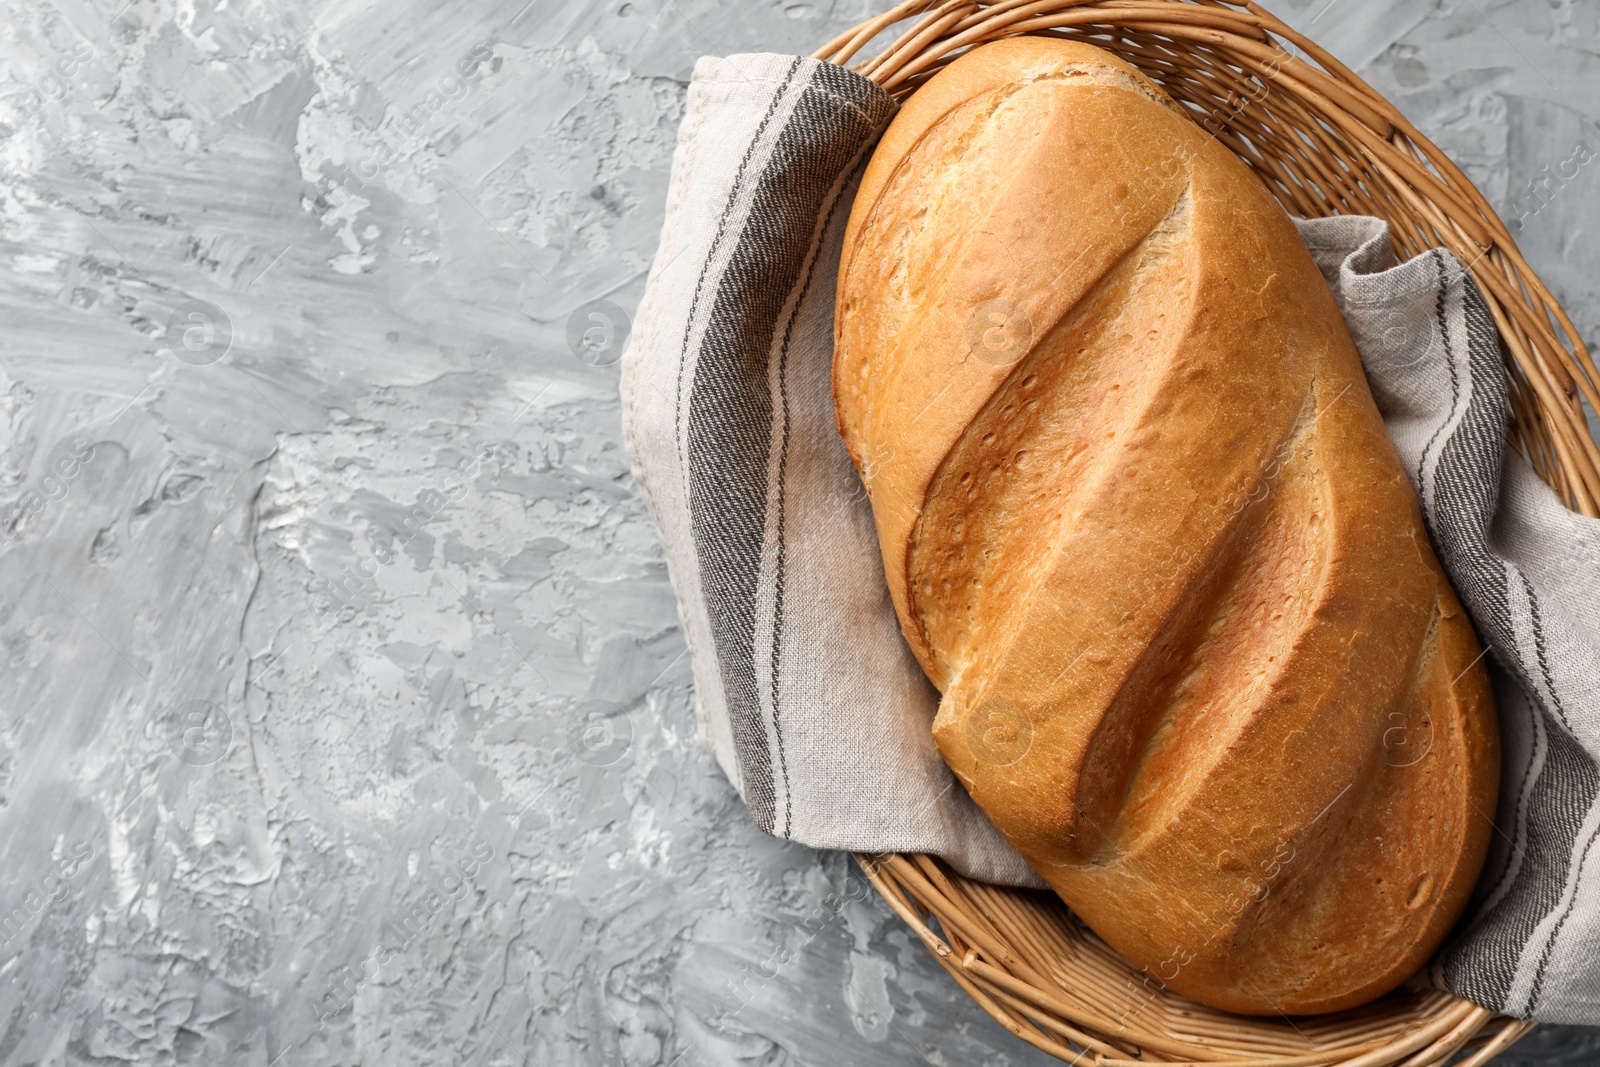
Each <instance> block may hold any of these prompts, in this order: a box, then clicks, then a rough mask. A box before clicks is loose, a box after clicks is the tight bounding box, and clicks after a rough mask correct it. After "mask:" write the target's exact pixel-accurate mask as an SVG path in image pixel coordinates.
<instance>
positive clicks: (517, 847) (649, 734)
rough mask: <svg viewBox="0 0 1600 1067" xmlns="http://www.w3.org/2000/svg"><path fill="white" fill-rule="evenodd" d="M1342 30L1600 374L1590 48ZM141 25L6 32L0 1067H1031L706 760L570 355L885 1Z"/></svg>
mask: <svg viewBox="0 0 1600 1067" xmlns="http://www.w3.org/2000/svg"><path fill="white" fill-rule="evenodd" d="M1325 3H1326V0H1304V2H1303V3H1301V4H1299V5H1298V6H1295V5H1293V4H1291V5H1290V6H1289V7H1288V8H1286V9H1285V10H1284V14H1286V15H1289V16H1291V17H1292V18H1294V19H1295V20H1296V21H1298V23H1299V24H1300V25H1302V26H1305V25H1309V24H1311V23H1312V22H1313V21H1315V26H1314V27H1313V33H1314V34H1315V35H1316V36H1318V37H1319V38H1320V39H1322V40H1323V41H1324V43H1326V44H1328V45H1329V46H1331V47H1332V48H1333V50H1334V51H1335V52H1336V53H1338V54H1339V55H1341V56H1342V57H1343V58H1344V59H1345V60H1346V61H1348V62H1350V63H1351V64H1352V65H1354V66H1356V67H1358V68H1359V69H1360V70H1361V71H1362V72H1363V73H1364V74H1365V75H1366V76H1367V77H1369V78H1370V79H1371V80H1372V81H1373V82H1374V83H1375V84H1377V85H1378V86H1379V87H1380V88H1381V89H1382V90H1383V91H1385V92H1387V93H1389V94H1390V95H1391V96H1392V98H1393V99H1395V101H1396V102H1397V103H1399V104H1400V106H1401V107H1402V108H1403V109H1404V110H1405V111H1406V112H1407V113H1408V114H1409V115H1410V116H1411V117H1412V118H1413V119H1415V120H1416V121H1417V123H1418V124H1419V125H1421V127H1422V128H1423V129H1424V130H1425V131H1426V132H1428V133H1429V134H1430V135H1432V136H1433V137H1434V138H1436V139H1437V140H1438V141H1439V143H1440V144H1441V145H1443V146H1444V147H1445V149H1446V150H1448V151H1449V152H1451V153H1452V154H1453V155H1454V156H1455V158H1456V159H1457V160H1458V161H1459V162H1461V163H1462V164H1463V165H1464V166H1465V167H1466V169H1467V171H1468V172H1469V174H1471V176H1472V177H1473V178H1474V179H1475V180H1477V181H1478V182H1479V183H1480V185H1481V186H1482V187H1483V188H1484V190H1485V191H1486V192H1488V194H1489V195H1490V197H1491V199H1493V200H1495V201H1496V203H1497V204H1499V205H1501V206H1502V208H1503V210H1505V211H1506V212H1507V213H1508V214H1510V215H1516V214H1518V213H1521V214H1524V215H1525V218H1524V219H1523V221H1522V228H1521V230H1520V233H1519V235H1518V236H1519V239H1520V240H1521V242H1522V244H1523V247H1524V249H1525V250H1526V252H1527V254H1528V256H1529V258H1530V259H1531V260H1532V262H1533V263H1534V264H1535V266H1536V267H1537V268H1538V269H1539V270H1541V272H1542V273H1543V276H1544V278H1545V279H1546V280H1547V281H1548V282H1549V283H1551V285H1552V287H1553V288H1554V289H1555V291H1556V293H1557V295H1558V296H1559V297H1561V298H1562V299H1563V300H1565V301H1566V303H1567V306H1568V308H1569V309H1570V310H1571V311H1572V313H1573V316H1574V318H1575V319H1576V320H1577V321H1578V323H1579V325H1580V326H1581V328H1582V329H1583V330H1584V332H1585V336H1586V337H1587V338H1588V339H1589V340H1590V342H1591V344H1592V343H1594V342H1596V341H1600V247H1597V244H1596V237H1597V235H1600V232H1597V231H1600V199H1597V197H1596V193H1597V191H1600V178H1597V174H1600V166H1582V167H1580V168H1578V171H1577V173H1576V176H1575V177H1573V178H1570V179H1558V180H1556V181H1554V182H1551V183H1549V184H1547V186H1546V189H1547V195H1545V196H1543V197H1542V198H1539V199H1532V198H1530V197H1529V196H1528V195H1527V189H1528V183H1529V182H1530V181H1531V180H1534V179H1536V178H1538V177H1539V176H1540V175H1541V174H1543V173H1545V171H1544V168H1547V167H1548V168H1551V173H1555V172H1556V171H1557V170H1558V169H1560V168H1561V165H1562V164H1563V162H1564V161H1566V160H1568V159H1569V158H1570V157H1571V156H1572V154H1573V149H1574V146H1575V145H1576V144H1577V143H1578V142H1580V141H1586V143H1587V144H1589V145H1591V146H1593V147H1594V148H1597V149H1600V129H1597V128H1596V127H1595V126H1594V125H1593V121H1592V120H1595V119H1597V118H1600V0H1578V2H1572V0H1513V2H1510V3H1492V2H1490V0H1460V2H1457V0H1442V2H1435V0H1397V2H1393V3H1389V2H1384V0H1333V3H1332V4H1331V5H1330V6H1329V7H1328V8H1327V9H1326V11H1325V12H1324V13H1322V14H1320V17H1319V11H1320V10H1322V5H1323V4H1325ZM122 4H123V0H91V2H74V0H4V2H3V3H0V12H3V15H4V17H3V18H0V177H3V180H0V351H3V364H0V582H3V585H0V588H3V589H4V597H3V600H0V961H3V962H0V1063H3V1064H6V1065H13V1064H14V1065H32V1064H67V1063H70V1064H87V1063H97V1064H106V1063H115V1062H128V1063H139V1064H170V1063H194V1064H207V1065H211V1064H229V1065H231V1064H241V1065H247V1067H269V1065H271V1064H279V1063H281V1064H283V1065H285V1067H322V1065H334V1064H356V1063H361V1064H383V1065H387V1064H458V1063H459V1064H522V1063H527V1064H535V1065H540V1067H544V1065H564V1064H627V1065H649V1064H669V1063H672V1062H674V1061H675V1060H676V1061H678V1062H681V1063H683V1064H685V1065H698V1064H760V1065H779V1064H783V1065H815V1067H843V1065H887V1064H915V1063H923V1062H926V1063H931V1064H937V1065H941V1067H943V1065H950V1067H954V1065H966V1064H1040V1063H1042V1062H1044V1061H1042V1060H1041V1058H1040V1057H1039V1056H1037V1055H1035V1054H1034V1053H1033V1052H1032V1051H1031V1050H1029V1049H1027V1048H1026V1047H1024V1046H1023V1045H1021V1044H1020V1043H1018V1042H1016V1041H1014V1040H1013V1039H1012V1038H1010V1037H1009V1036H1008V1035H1006V1034H1004V1033H1003V1032H1002V1031H1001V1030H1000V1029H999V1028H998V1027H997V1026H995V1025H993V1024H992V1023H990V1022H989V1021H988V1019H987V1017H985V1016H984V1015H982V1014H981V1013H980V1012H979V1011H978V1010H977V1009H976V1008H975V1007H974V1006H972V1005H971V1004H970V1003H969V1002H968V1001H967V1000H966V998H965V997H964V996H963V995H962V994H961V993H960V992H959V991H958V990H957V989H956V988H955V987H954V986H953V984H952V983H951V982H950V981H949V980H948V979H947V978H946V977H945V976H944V975H943V973H942V972H941V971H939V970H938V969H937V968H936V967H935V966H934V965H933V964H932V962H931V961H930V960H929V959H927V958H925V955H924V951H923V949H922V948H921V947H920V945H919V944H917V943H916V942H915V941H914V940H913V938H912V937H911V936H909V935H908V933H907V932H906V931H905V930H904V929H902V928H901V926H900V924H899V923H898V921H897V920H896V919H895V918H894V917H893V916H892V915H891V914H890V913H889V912H888V911H887V909H886V908H884V907H882V906H879V905H877V904H876V903H875V902H874V901H873V900H872V899H871V898H870V897H868V896H866V895H864V894H863V893H862V891H861V890H862V883H861V882H860V880H859V876H857V875H855V874H853V873H852V872H851V871H850V869H849V865H848V864H847V863H846V861H845V859H844V858H843V857H842V856H839V855H819V854H816V853H813V852H810V851H808V850H806V849H803V848H799V847H792V846H787V845H784V844H780V843H778V842H776V841H773V840H770V839H767V838H764V837H763V836H761V835H760V834H759V833H758V832H757V831H756V830H755V829H754V828H753V826H752V825H751V824H750V823H749V821H748V820H747V818H746V816H745V815H744V812H743V810H742V809H741V808H740V806H739V805H738V802H737V801H736V799H735V798H734V795H733V793H732V791H731V790H730V788H729V787H728V786H727V784H726V783H725V782H724V781H723V780H722V779H721V777H720V776H719V774H718V772H717V771H716V769H715V768H714V766H713V764H712V762H711V760H710V758H709V757H708V756H707V754H706V753H705V752H703V751H702V750H701V749H700V748H699V747H698V745H697V744H696V743H695V741H694V731H693V725H692V715H691V710H690V692H689V671H688V665H687V663H686V662H685V661H684V659H683V658H682V655H681V654H682V652H683V643H682V638H681V636H680V633H679V629H678V624H677V621H676V617H675V613H674V608H673V603H672V594H671V591H670V589H669V587H668V584H667V578H666V575H665V573H664V570H663V565H662V562H661V553H660V549H659V547H658V545H657V543H656V539H655V534H654V532H653V530H652V528H651V525H650V521H649V519H648V517H647V515H646V514H645V510H644V508H643V506H642V504H641V502H640V500H639V498H638V495H637V494H636V493H635V492H634V488H633V485H632V482H631V480H630V478H629V474H628V465H627V459H626V457H625V455H624V453H623V450H622V447H621V442H620V433H619V428H618V406H617V368H616V366H615V365H614V364H611V365H599V366H596V365H591V364H590V363H589V362H585V361H582V360H580V359H578V358H576V357H575V355H574V353H573V350H572V349H571V347H570V346H569V343H568V319H569V316H570V315H571V314H572V313H573V312H574V310H575V309H577V308H579V307H580V306H581V305H584V304H585V303H587V302H589V301H594V300H602V299H603V300H609V301H612V302H613V303H615V304H616V305H618V306H619V307H620V308H622V309H625V310H629V311H631V309H632V308H633V307H634V306H635V305H636V303H637V301H638V299H639V295H640V288H641V286H642V283H643V278H644V274H645V270H646V268H647V266H648V264H649V262H650V257H651V254H652V250H653V248H654V245H655V240H656V233H657V230H658V228H659V225H660V217H661V210H662V201H663V196H664V190H665V185H666V180H667V169H668V165H669V162H670V158H671V150H672V143H673V136H674V131H675V129H676V126H677V123H678V119H679V115H680V112H681V109H682V105H683V97H684V90H685V83H686V81H687V79H688V76H689V72H690V70H691V67H692V65H693V62H694V59H695V57H696V56H698V55H701V54H704V53H709V52H721V53H730V52H735V51H742V50H753V49H767V50H779V51H783V50H789V51H810V50H811V48H813V47H814V46H815V45H816V44H818V43H820V42H821V41H822V40H824V39H826V38H828V37H830V36H832V35H833V34H834V33H835V32H837V31H838V30H839V29H841V28H843V27H844V26H846V25H848V24H850V23H852V22H854V21H857V20H858V19H860V18H862V17H864V16H865V15H867V14H869V13H871V11H872V10H873V9H875V6H876V5H875V3H874V2H873V0H838V2H835V3H826V2H822V3H816V4H805V3H796V4H783V3H771V2H750V0H726V2H721V3H717V2H713V0H637V2H627V3H621V2H617V0H611V2H610V3H607V4H603V5H598V4H593V3H589V2H585V0H534V2H533V3H531V4H527V6H523V4H524V0H512V2H509V3H501V2H499V0H494V2H488V3H484V2H479V3H475V4H464V3H454V4H451V3H441V2H439V0H391V2H388V3H379V2H376V0H365V2H358V0H330V2H325V3H320V4H313V3H310V2H307V0H222V2H219V3H213V2H209V0H177V2H173V0H132V2H131V3H127V4H126V6H121V5H122ZM463 72H466V73H465V74H463ZM1591 154H1592V153H1591ZM1565 169H1566V170H1568V171H1570V170H1572V167H1571V166H1567V167H1566V168H1565ZM1546 201H1547V202H1546ZM1530 205H1532V206H1538V207H1539V210H1537V211H1534V210H1531V209H1530ZM196 302H198V303H196ZM196 314H198V315H200V316H201V317H200V318H192V317H191V315H196ZM586 314H587V313H586ZM585 322H587V319H585ZM829 893H842V894H844V897H845V899H846V900H847V902H846V903H845V904H844V905H843V906H842V907H840V908H838V909H837V910H827V909H825V911H826V914H827V915H828V921H827V923H826V924H825V925H824V926H823V928H822V930H821V932H820V934H817V935H816V936H812V935H811V934H809V933H807V932H806V931H805V930H804V929H803V928H802V927H800V926H799V925H798V923H799V920H800V918H801V917H802V916H805V915H807V914H810V913H812V912H813V911H814V909H816V908H817V907H818V906H819V904H821V903H822V902H823V901H824V900H825V899H832V898H827V897H826V894H829ZM775 952H778V953H780V955H784V956H787V955H789V954H791V953H792V954H793V956H794V959H793V961H792V962H790V963H788V964H787V965H785V966H784V967H783V968H781V970H780V973H779V974H778V976H777V977H776V978H774V979H772V980H770V981H765V982H763V981H760V980H758V979H755V978H753V977H751V976H752V975H753V974H754V969H755V966H756V964H758V963H759V962H761V961H763V960H766V959H769V958H771V957H772V956H773V955H774V953H775ZM1597 1057H1600V1040H1597V1038H1596V1036H1595V1034H1593V1033H1589V1032H1583V1031H1576V1030H1558V1029H1554V1028H1551V1029H1544V1030H1540V1031H1537V1032H1536V1034H1535V1035H1534V1036H1533V1037H1532V1038H1530V1039H1529V1040H1527V1041H1526V1042H1524V1044H1523V1045H1522V1046H1520V1047H1519V1049H1518V1050H1517V1052H1516V1053H1515V1054H1513V1055H1511V1056H1509V1057H1507V1060H1506V1062H1507V1063H1512V1064H1516V1063H1525V1064H1532V1063H1539V1064H1558V1063H1559V1064H1574V1065H1576V1064H1590V1063H1593V1062H1595V1060H1596V1058H1597ZM1052 1062H1053V1061H1052Z"/></svg>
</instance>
